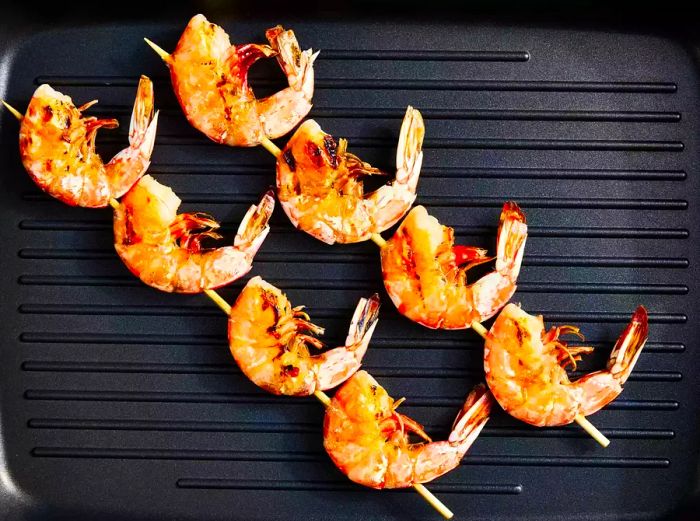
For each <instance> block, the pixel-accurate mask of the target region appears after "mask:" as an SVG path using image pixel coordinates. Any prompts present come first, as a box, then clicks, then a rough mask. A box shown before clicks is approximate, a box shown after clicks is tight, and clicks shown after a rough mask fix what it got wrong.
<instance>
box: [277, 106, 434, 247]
mask: <svg viewBox="0 0 700 521" xmlns="http://www.w3.org/2000/svg"><path fill="white" fill-rule="evenodd" d="M424 134H425V127H424V125H423V118H422V117H421V114H420V112H419V111H418V110H416V109H414V108H413V107H410V106H409V107H408V108H407V109H406V115H405V117H404V120H403V124H402V126H401V133H400V136H399V144H398V147H397V150H396V178H395V179H394V180H393V181H390V182H389V183H387V184H385V185H384V186H382V187H380V188H379V189H378V190H375V191H374V192H371V193H367V194H365V193H364V186H363V183H362V177H365V176H369V175H380V174H382V172H381V171H380V170H378V169H376V168H374V167H372V166H371V165H369V164H368V163H365V162H364V161H362V160H361V159H360V158H358V157H357V156H355V155H353V154H351V153H349V152H347V141H346V140H345V139H340V140H338V141H336V140H335V139H333V136H331V135H329V134H326V133H325V132H323V130H321V127H320V126H319V125H318V123H316V122H315V121H313V120H307V121H305V122H304V123H303V124H302V125H301V126H300V127H299V129H298V130H297V131H296V132H295V133H294V135H293V136H292V137H291V139H290V140H289V142H288V143H287V145H286V146H285V148H284V150H282V151H280V152H277V151H275V150H274V149H271V150H270V151H271V153H273V154H275V155H276V157H277V192H278V197H279V200H280V204H281V205H282V208H283V209H284V211H285V213H286V214H287V216H288V217H289V220H290V221H292V224H293V225H294V226H295V227H296V228H299V229H300V230H303V231H305V232H306V233H308V234H309V235H312V236H313V237H315V238H317V239H318V240H320V241H323V242H325V243H327V244H333V243H336V242H338V243H344V244H345V243H355V242H361V241H366V240H367V239H370V238H372V236H374V235H378V234H379V233H381V232H383V231H384V230H386V229H388V228H390V227H391V226H393V225H394V224H396V223H397V222H398V221H399V219H401V218H402V217H403V216H404V215H405V214H406V212H408V210H409V209H410V208H411V205H412V204H413V201H414V200H415V198H416V186H417V184H418V177H419V175H420V169H421V164H422V162H423V152H422V150H421V147H422V144H423V136H424ZM382 175H383V174H382Z"/></svg>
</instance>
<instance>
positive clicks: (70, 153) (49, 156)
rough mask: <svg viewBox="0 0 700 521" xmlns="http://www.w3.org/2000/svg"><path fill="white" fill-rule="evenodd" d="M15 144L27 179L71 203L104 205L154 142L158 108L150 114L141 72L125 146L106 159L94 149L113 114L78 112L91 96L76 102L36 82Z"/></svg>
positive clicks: (140, 167)
mask: <svg viewBox="0 0 700 521" xmlns="http://www.w3.org/2000/svg"><path fill="white" fill-rule="evenodd" d="M3 103H4V105H5V106H6V107H7V108H8V109H10V111H11V112H12V114H14V115H15V117H17V119H19V120H20V121H21V125H20V132H19V148H20V156H21V158H22V163H23V164H24V167H25V169H26V170H27V172H28V173H29V176H30V177H31V178H32V180H33V181H34V182H35V183H36V184H37V185H38V186H39V188H41V189H42V190H44V191H45V192H47V193H48V194H49V195H51V196H53V197H55V198H56V199H59V200H60V201H63V202H64V203H66V204H69V205H71V206H83V207H86V208H104V207H106V206H107V205H108V204H109V201H110V199H114V198H118V197H121V196H122V195H123V194H124V193H125V192H126V191H128V190H129V189H130V188H131V187H132V185H133V184H134V183H136V181H138V180H139V178H140V177H141V176H142V175H143V174H144V173H145V172H146V169H147V168H148V166H149V165H150V158H151V153H152V151H153V144H154V141H155V135H156V127H157V125H158V113H157V112H156V113H155V115H154V114H153V84H152V83H151V80H149V79H148V78H147V77H146V76H141V79H140V81H139V86H138V89H137V92H136V101H135V102H134V110H133V113H132V115H131V124H130V127H129V147H127V148H125V149H124V150H122V151H121V152H119V153H118V154H117V155H115V156H114V157H113V158H112V159H111V160H110V161H109V162H108V163H103V162H102V158H101V157H100V156H99V155H98V154H97V152H96V151H95V138H96V136H97V131H98V130H99V129H101V128H116V127H117V126H118V122H117V120H116V119H98V118H95V117H83V115H82V113H83V112H84V111H86V110H87V109H88V108H90V107H91V106H92V105H94V104H95V103H97V100H95V101H91V102H88V103H86V104H84V105H82V106H80V107H76V106H75V105H74V104H73V101H72V100H71V98H70V97H69V96H66V95H64V94H61V93H60V92H58V91H56V90H54V89H52V88H51V87H50V86H49V85H47V84H43V85H40V86H39V87H38V88H37V89H36V91H35V92H34V95H33V96H32V99H31V100H30V102H29V106H28V107H27V112H26V114H25V115H24V116H22V115H21V114H20V113H19V112H18V111H17V110H15V109H13V108H12V107H10V106H9V105H8V104H7V103H5V102H3Z"/></svg>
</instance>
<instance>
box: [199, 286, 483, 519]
mask: <svg viewBox="0 0 700 521" xmlns="http://www.w3.org/2000/svg"><path fill="white" fill-rule="evenodd" d="M204 293H205V294H206V295H207V296H208V297H209V298H210V299H211V300H212V301H213V302H214V303H215V304H216V305H217V306H219V308H221V310H222V311H223V312H224V313H226V315H228V316H230V315H231V310H232V309H233V308H232V306H231V305H229V304H228V303H227V302H226V300H224V299H223V298H222V297H221V296H220V295H219V294H218V293H217V292H216V291H214V290H206V291H205V292H204ZM370 300H371V299H370ZM361 304H362V302H360V304H358V307H357V309H356V310H355V316H354V317H353V323H355V322H356V320H355V318H356V317H357V315H358V311H359V310H360V305H361ZM363 309H364V308H363ZM360 314H361V316H362V315H364V311H362V312H361V313H360ZM358 322H359V321H358ZM352 328H353V326H352V325H351V330H352ZM373 328H374V325H372V326H371V329H373ZM370 334H371V331H370ZM366 335H367V333H365V336H366ZM361 372H362V371H361ZM355 374H357V373H355ZM313 395H314V396H315V397H316V399H317V400H318V401H320V402H321V403H322V404H323V405H324V407H326V408H328V407H329V406H330V405H331V403H332V402H331V399H330V398H329V397H328V395H327V394H326V393H324V392H323V391H321V390H318V389H317V390H315V391H314V393H313ZM489 407H490V402H489ZM416 425H417V424H416ZM479 430H480V429H479ZM477 434H478V433H477ZM412 487H413V489H414V490H415V491H416V492H418V493H419V494H420V495H421V497H422V498H423V499H425V500H426V501H427V502H428V503H429V504H430V506H432V507H433V508H434V509H435V510H437V511H438V512H439V513H440V514H441V515H442V516H443V517H444V518H445V519H452V518H453V517H454V513H453V512H452V511H451V510H450V509H449V508H447V506H445V504H444V503H443V502H442V501H440V500H439V499H438V498H437V497H436V496H435V495H434V494H433V493H432V492H430V490H428V489H427V488H426V487H425V485H423V484H422V483H414V484H413V485H412Z"/></svg>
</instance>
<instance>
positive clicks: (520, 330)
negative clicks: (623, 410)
mask: <svg viewBox="0 0 700 521" xmlns="http://www.w3.org/2000/svg"><path fill="white" fill-rule="evenodd" d="M564 334H575V335H578V336H579V337H581V338H582V336H581V335H580V333H579V330H578V328H576V327H573V326H559V327H555V328H552V329H550V330H549V331H548V332H545V329H544V321H543V319H542V317H541V316H538V317H535V316H532V315H528V314H527V313H526V312H525V311H523V310H522V309H520V308H519V307H518V306H516V305H515V304H508V305H507V306H506V307H505V308H503V311H501V313H500V314H499V315H498V318H496V320H495V321H494V323H493V325H492V326H491V330H490V331H489V333H488V335H487V336H486V343H485V348H484V370H485V371H486V382H487V383H488V385H489V387H490V389H491V392H492V393H493V395H494V397H495V398H496V400H497V401H498V403H499V404H500V405H501V407H503V409H504V410H505V411H506V412H507V413H508V414H510V415H512V416H514V417H516V418H518V419H519V420H522V421H524V422H526V423H529V424H531V425H535V426H538V427H545V426H557V425H567V424H569V423H571V422H573V421H574V419H575V417H576V416H577V415H579V414H581V415H583V416H587V415H590V414H593V413H595V412H597V411H599V410H600V409H601V408H603V407H605V406H606V405H607V404H609V403H610V402H611V401H613V400H614V399H615V398H617V397H618V396H619V395H620V393H621V392H622V386H623V385H624V383H625V382H626V381H627V378H628V377H629V375H630V374H631V372H632V369H633V368H634V365H635V363H636V362H637V359H638V358H639V355H640V354H641V352H642V348H643V347H644V344H645V342H646V340H647V337H648V334H649V324H648V316H647V311H646V309H645V308H644V306H639V307H638V308H637V310H636V311H635V312H634V314H633V315H632V320H631V321H630V323H629V324H628V326H627V327H626V328H625V330H624V331H623V332H622V334H621V335H620V337H619V338H618V340H617V342H616V344H615V347H614V348H613V350H612V352H611V354H610V358H609V360H608V364H607V368H606V369H605V370H602V371H595V372H593V373H589V374H587V375H585V376H583V377H581V378H579V379H578V380H576V381H574V382H571V381H570V380H569V376H568V375H567V373H566V369H565V366H566V365H568V364H572V365H573V366H574V368H575V364H576V362H577V361H578V360H580V355H581V354H584V353H589V352H591V351H592V348H590V347H570V346H568V344H567V343H566V342H564V341H562V340H560V338H559V337H560V335H564Z"/></svg>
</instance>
